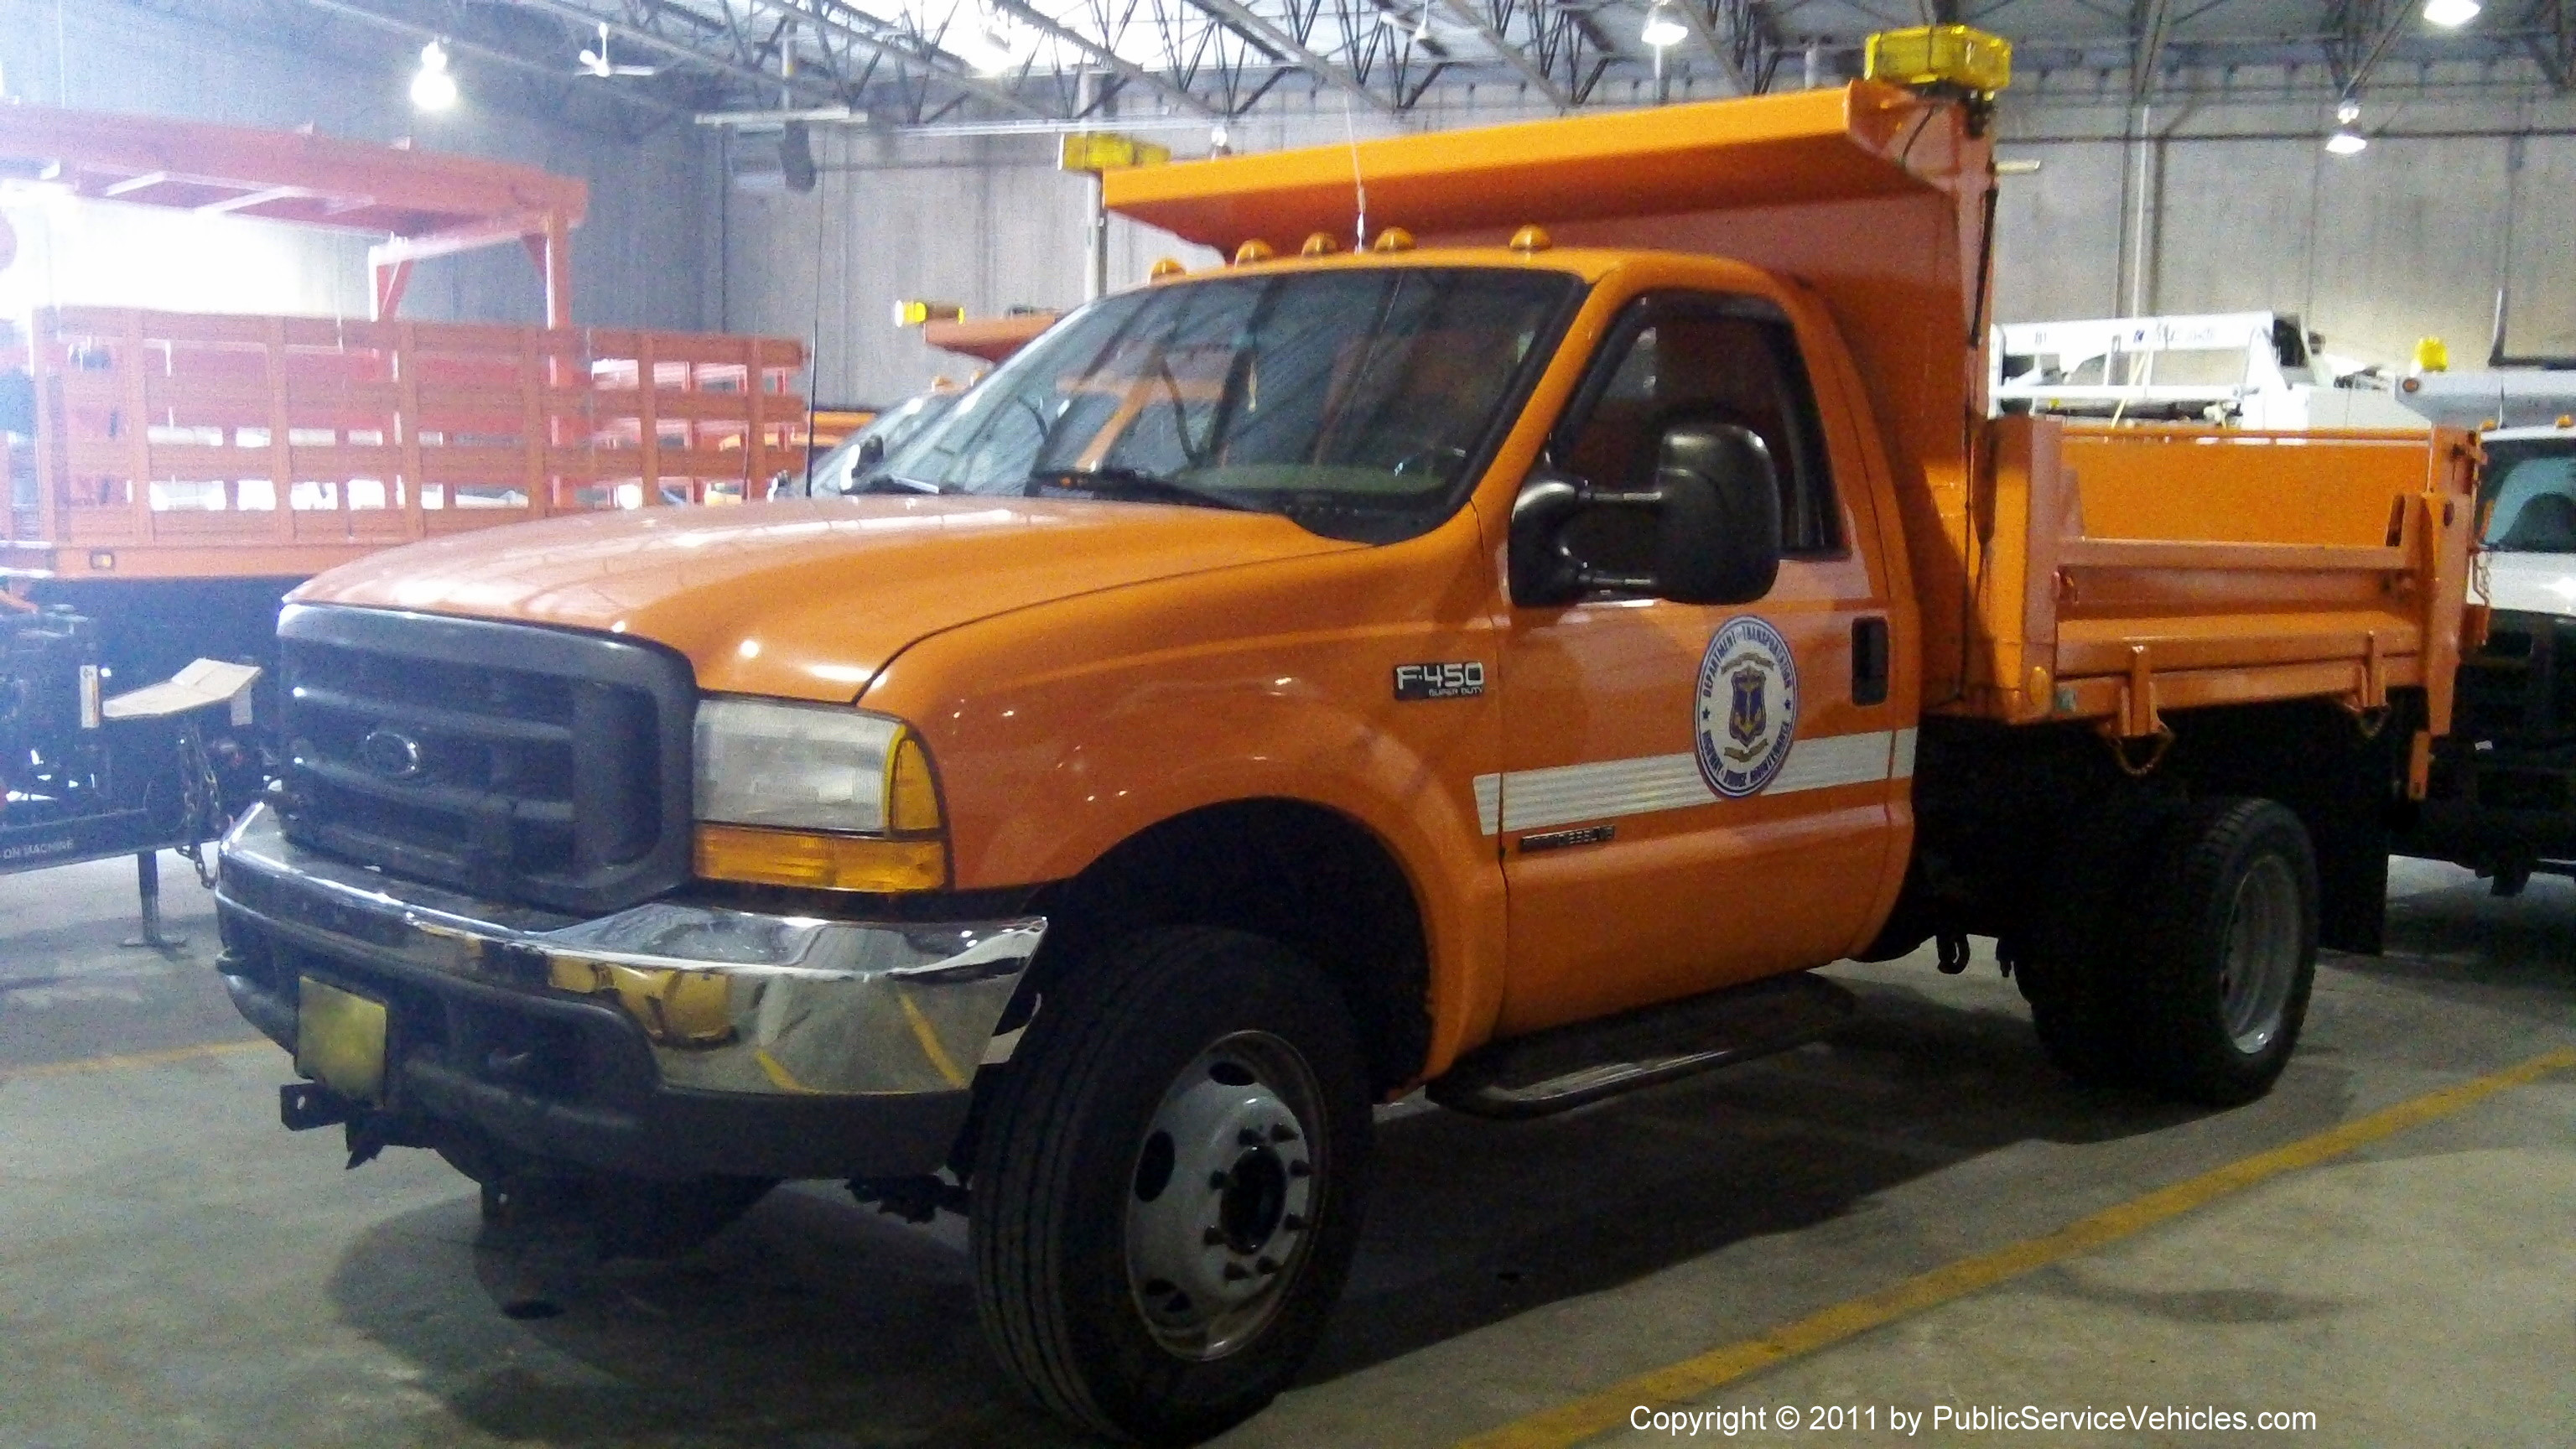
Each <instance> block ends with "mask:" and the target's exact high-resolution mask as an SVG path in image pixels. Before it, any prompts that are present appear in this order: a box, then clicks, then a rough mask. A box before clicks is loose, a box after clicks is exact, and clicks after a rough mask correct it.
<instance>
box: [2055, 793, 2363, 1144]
mask: <svg viewBox="0 0 2576 1449" xmlns="http://www.w3.org/2000/svg"><path fill="white" fill-rule="evenodd" d="M2129 823H2130V824H2131V825H2133V826H2137V827H2140V828H2138V829H2135V830H2105V831H2104V832H2103V833H2102V834H2101V835H2100V836H2099V837H2096V838H2095V839H2093V840H2091V841H2089V842H2077V843H2074V844H2072V845H2071V846H2070V847H2069V848H2068V849H2066V850H2064V851H2061V852H2060V853H2059V857H2058V858H2059V860H2060V861H2061V864H2060V866H2059V867H2058V868H2057V872H2056V878H2054V879H2052V880H2050V881H2048V882H2046V883H2045V886H2044V894H2045V896H2046V900H2047V904H2046V905H2045V906H2044V907H2043V909H2042V912H2041V920H2040V921H2039V922H2038V924H2037V926H2036V928H2035V929H2034V931H2033V932H2032V941H2031V948H2030V951H2029V953H2028V954H2029V958H2030V959H2028V960H2027V961H2026V962H2025V963H2024V965H2023V978H2022V990H2023V994H2024V995H2025V996H2027V997H2028V998H2029V999H2030V1003H2031V1019H2032V1022H2033V1024H2034V1025H2035V1026H2036V1027H2037V1028H2038V1031H2039V1037H2040V1042H2041V1044H2042V1046H2043V1047H2044V1048H2045V1049H2046V1050H2047V1052H2048V1054H2049V1057H2050V1059H2051V1060H2053V1061H2054V1062H2056V1064H2057V1065H2058V1067H2059V1068H2060V1069H2061V1070H2064V1071H2065V1072H2067V1073H2068V1075H2070V1076H2073V1077H2075V1078H2076V1079H2077V1080H2079V1081H2088V1082H2096V1083H2118V1084H2127V1085H2138V1086H2144V1087H2148V1088H2151V1089H2153V1090H2156V1091H2158V1092H2160V1093H2162V1094H2164V1095H2167V1096H2171V1097H2174V1098H2177V1099H2180V1100H2183V1101H2189V1102H2199V1103H2204V1104H2207V1105H2210V1106H2235V1105H2237V1104H2239V1103H2243V1102H2250V1101H2253V1100H2254V1099H2255V1098H2258V1097H2260V1096H2262V1095H2263V1094H2264V1093H2265V1092H2267V1091H2270V1090H2271V1087H2272V1083H2273V1082H2274V1081H2276V1080H2277V1079H2278V1078H2279V1077H2280V1075H2281V1071H2282V1069H2283V1068H2284V1067H2286V1066H2287V1065H2288V1063H2289V1059H2290V1053H2291V1051H2292V1050H2293V1049H2294V1048H2295V1047H2296V1046H2297V1044H2298V1038H2299V1030H2300V1027H2301V1026H2302V1024H2303V1023H2304V1022H2305V1020H2306V1017H2307V1006H2308V996H2309V992H2310V990H2311V988H2312V987H2313V985H2314V983H2315V979H2316V956H2317V912H2318V904H2317V899H2318V887H2317V869H2316V857H2315V852H2314V851H2313V849H2312V848H2311V846H2310V844H2309V841H2308V835H2307V830H2306V829H2305V827H2303V826H2302V825H2301V824H2300V823H2299V819H2298V817H2297V816H2295V815H2293V814H2291V813H2290V812H2289V811H2288V810H2286V809H2284V808H2283V807H2281V806H2279V805H2276V804H2274V803H2272V802H2271V801H2268V800H2254V799H2213V800H2204V801H2194V802H2191V803H2189V804H2185V805H2180V806H2175V807H2172V808H2170V809H2168V810H2165V811H2163V812H2160V814H2159V816H2158V817H2157V818H2154V819H2152V820H2147V821H2132V822H2129Z"/></svg>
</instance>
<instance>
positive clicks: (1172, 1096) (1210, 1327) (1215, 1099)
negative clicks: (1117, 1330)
mask: <svg viewBox="0 0 2576 1449" xmlns="http://www.w3.org/2000/svg"><path fill="white" fill-rule="evenodd" d="M1320 1100H1321V1094H1320V1092H1319V1090H1318V1089H1317V1087H1316V1085H1315V1078H1314V1073H1313V1072H1312V1071H1311V1070H1310V1069H1308V1067H1307V1066H1306V1062H1305V1059H1304V1058H1303V1057H1301V1056H1300V1055H1298V1053H1297V1050H1296V1049H1295V1048H1294V1047H1291V1046H1290V1045H1288V1043H1286V1042H1284V1041H1282V1040H1280V1039H1279V1038H1277V1037H1275V1036H1271V1035H1269V1034H1268V1033H1266V1032H1238V1033H1236V1034H1235V1035H1233V1036H1229V1037H1226V1038H1225V1039H1224V1040H1222V1041H1219V1042H1217V1043H1216V1044H1215V1045H1214V1046H1211V1047H1209V1048H1208V1049H1207V1050H1206V1051H1204V1052H1201V1053H1200V1054H1199V1055H1198V1058H1197V1059H1196V1060H1194V1061H1192V1062H1191V1063H1190V1065H1189V1066H1188V1067H1187V1068H1186V1069H1184V1070H1183V1071H1182V1072H1181V1074H1180V1076H1179V1077H1177V1078H1176V1079H1174V1081H1173V1083H1172V1085H1171V1088H1170V1089H1169V1090H1168V1091H1166V1092H1165V1093H1164V1094H1163V1100H1162V1102H1161V1103H1160V1104H1159V1105H1158V1106H1157V1107H1156V1108H1155V1110H1154V1115H1153V1119H1152V1120H1151V1121H1150V1122H1149V1123H1148V1124H1147V1126H1146V1128H1145V1136H1144V1140H1143V1141H1142V1142H1141V1143H1139V1144H1138V1145H1137V1149H1136V1158H1135V1162H1134V1164H1133V1165H1132V1167H1131V1169H1130V1171H1129V1174H1128V1192H1127V1283H1128V1291H1129V1292H1130V1293H1131V1294H1132V1295H1133V1296H1134V1298H1135V1301H1136V1307H1137V1310H1138V1311H1139V1312H1140V1313H1142V1314H1143V1315H1144V1318H1145V1324H1146V1327H1147V1328H1148V1329H1149V1330H1151V1331H1152V1333H1153V1335H1154V1338H1155V1340H1156V1341H1157V1342H1159V1343H1161V1344H1162V1346H1163V1347H1164V1348H1165V1349H1167V1350H1169V1351H1171V1352H1172V1353H1175V1354H1178V1355H1180V1356H1181V1357H1184V1358H1192V1359H1201V1360H1205V1359H1213V1358H1221V1357H1223V1356H1224V1355H1226V1354H1228V1353H1231V1352H1233V1351H1234V1350H1235V1349H1237V1348H1239V1347H1241V1346H1242V1345H1243V1344H1245V1343H1246V1342H1248V1341H1250V1340H1251V1338H1252V1337H1253V1336H1254V1335H1255V1334H1257V1333H1259V1332H1260V1331H1261V1329H1262V1328H1263V1327H1264V1326H1265V1325H1267V1324H1268V1323H1269V1321H1270V1319H1271V1317H1272V1316H1273V1315H1274V1314H1275V1313H1277V1311H1278V1308H1279V1304H1280V1301H1281V1300H1282V1298H1283V1297H1284V1296H1285V1294H1286V1290H1287V1287H1288V1284H1289V1283H1290V1282H1292V1281H1293V1280H1294V1279H1295V1278H1296V1275H1297V1271H1298V1269H1299V1268H1300V1267H1302V1266H1303V1264H1304V1261H1305V1256H1306V1244H1307V1242H1308V1241H1309V1240H1310V1239H1311V1237H1312V1236H1313V1234H1312V1228H1313V1223H1314V1204H1315V1202H1316V1199H1317V1197H1318V1196H1319V1193H1318V1188H1320V1187H1321V1185H1322V1181H1323V1174H1324V1170H1325V1167H1326V1163H1325V1162H1324V1161H1323V1152H1322V1148H1321V1146H1320V1144H1318V1143H1317V1142H1316V1141H1315V1140H1314V1137H1313V1134H1312V1132H1311V1131H1310V1130H1309V1127H1310V1124H1312V1123H1315V1122H1319V1121H1321V1120H1322V1114H1321V1110H1320V1107H1319V1102H1320Z"/></svg>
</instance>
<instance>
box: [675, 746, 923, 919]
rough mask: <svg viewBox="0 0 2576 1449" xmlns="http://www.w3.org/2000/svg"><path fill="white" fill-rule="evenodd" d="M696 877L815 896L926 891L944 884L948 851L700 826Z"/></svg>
mask: <svg viewBox="0 0 2576 1449" xmlns="http://www.w3.org/2000/svg"><path fill="white" fill-rule="evenodd" d="M924 774H925V777H926V775H927V770H926V769H925V771H924ZM697 873H698V874H699V875H701V876H705V877H707V878H709V879H711V880H734V881H747V882H750V883H752V884H755V885H782V886H803V887H806V888H809V889H814V890H827V891H880V892H893V891H929V890H937V889H939V888H940V887H941V886H944V885H946V884H947V883H948V849H947V846H946V845H945V844H944V843H943V842H941V841H937V840H880V839H874V838H870V837H864V836H854V835H814V834H809V833H807V832H805V831H801V830H761V829H756V828H753V827H751V826H745V825H701V826H699V827H698V849H697Z"/></svg>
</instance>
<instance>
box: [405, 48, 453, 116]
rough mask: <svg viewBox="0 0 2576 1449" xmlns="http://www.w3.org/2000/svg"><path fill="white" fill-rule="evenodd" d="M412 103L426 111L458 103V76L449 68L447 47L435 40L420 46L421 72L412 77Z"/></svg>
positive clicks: (440, 109) (442, 108) (441, 109)
mask: <svg viewBox="0 0 2576 1449" xmlns="http://www.w3.org/2000/svg"><path fill="white" fill-rule="evenodd" d="M411 103H412V105H413V106H415V107H417V108H419V109H421V110H424V111H443V110H446V109H448V108H449V107H451V106H453V105H455V104H456V77H455V76H454V75H451V74H449V72H448V69H447V47H446V46H444V45H441V44H439V43H438V42H437V41H435V40H433V41H431V42H430V43H429V44H427V45H424V46H422V47H421V48H420V73H419V74H417V75H415V76H413V77H412V78H411Z"/></svg>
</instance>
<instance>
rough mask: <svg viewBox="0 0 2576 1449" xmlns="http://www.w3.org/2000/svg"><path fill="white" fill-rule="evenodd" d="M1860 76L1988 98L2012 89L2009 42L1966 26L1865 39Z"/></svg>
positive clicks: (1889, 32) (1925, 28)
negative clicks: (2008, 88) (1867, 41)
mask: <svg viewBox="0 0 2576 1449" xmlns="http://www.w3.org/2000/svg"><path fill="white" fill-rule="evenodd" d="M1864 65H1865V69H1864V74H1866V75H1867V76H1868V77H1869V78H1870V79H1871V80H1881V81H1888V82H1891V83H1893V84H1896V85H1901V86H1913V87H1916V88H1918V89H1927V90H1928V89H1950V90H1960V91H1966V92H1967V93H1969V94H1970V95H1977V96H1991V95H1993V94H1994V93H1995V92H1997V91H1999V90H2002V89H2003V88H2004V87H2005V86H2008V85H2010V84H2012V42H2011V41H2009V40H2006V39H2004V38H2003V37H2002V36H2000V35H1988V34H1987V33H1986V32H1984V31H1982V30H1978V29H1975V28H1973V27H1971V26H1966V25H1918V26H1914V27H1911V28H1910V29H1905V30H1882V31H1880V32H1879V33H1877V34H1876V35H1873V36H1871V37H1870V38H1869V46H1868V49H1867V51H1866V53H1865V57H1864Z"/></svg>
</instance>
